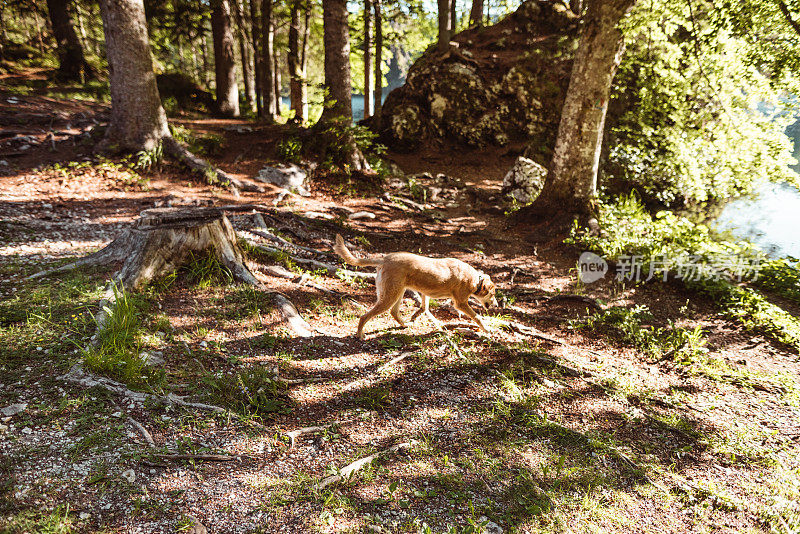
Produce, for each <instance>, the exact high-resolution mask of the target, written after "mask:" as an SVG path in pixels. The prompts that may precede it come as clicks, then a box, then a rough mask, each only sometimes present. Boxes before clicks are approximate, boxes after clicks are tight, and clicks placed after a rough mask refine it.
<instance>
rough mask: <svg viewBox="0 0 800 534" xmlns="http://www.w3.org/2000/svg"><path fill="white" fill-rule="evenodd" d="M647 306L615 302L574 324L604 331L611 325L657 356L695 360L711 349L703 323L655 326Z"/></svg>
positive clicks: (619, 335)
mask: <svg viewBox="0 0 800 534" xmlns="http://www.w3.org/2000/svg"><path fill="white" fill-rule="evenodd" d="M652 321H653V315H652V314H651V313H650V310H649V309H648V308H647V306H635V307H633V308H626V307H622V306H612V307H610V308H607V309H605V310H603V311H601V312H599V313H596V314H594V315H590V316H589V317H588V318H586V320H585V321H584V322H580V321H572V322H571V325H572V326H573V328H586V329H589V330H592V331H601V330H602V329H603V328H608V329H609V330H611V331H612V332H614V333H615V334H616V335H617V336H618V337H620V338H621V339H622V340H623V341H624V342H626V343H630V344H631V345H633V346H635V347H636V348H638V349H640V350H642V351H643V352H645V353H647V354H649V355H650V356H654V357H661V356H671V357H672V358H673V359H674V360H675V361H678V362H681V363H686V364H691V363H694V362H698V361H702V360H703V359H704V357H705V355H706V354H707V353H708V349H707V348H706V347H705V344H706V339H705V337H704V336H703V330H702V328H700V327H699V326H698V327H696V328H693V329H687V328H682V327H678V326H675V324H674V323H672V322H670V324H669V325H668V326H667V327H655V326H652V325H647V324H645V323H648V322H652Z"/></svg>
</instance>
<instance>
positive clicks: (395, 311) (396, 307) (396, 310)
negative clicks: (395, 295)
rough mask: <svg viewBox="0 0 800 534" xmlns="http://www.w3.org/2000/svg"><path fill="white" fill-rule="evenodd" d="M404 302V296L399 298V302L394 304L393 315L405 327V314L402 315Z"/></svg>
mask: <svg viewBox="0 0 800 534" xmlns="http://www.w3.org/2000/svg"><path fill="white" fill-rule="evenodd" d="M402 303H403V297H402V296H401V297H400V298H399V299H397V302H395V303H394V306H392V311H391V313H392V317H394V320H395V321H397V322H398V323H399V324H400V327H401V328H405V326H406V323H405V321H403V316H402V315H400V305H401V304H402Z"/></svg>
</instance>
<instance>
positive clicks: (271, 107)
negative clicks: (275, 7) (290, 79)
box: [261, 0, 277, 121]
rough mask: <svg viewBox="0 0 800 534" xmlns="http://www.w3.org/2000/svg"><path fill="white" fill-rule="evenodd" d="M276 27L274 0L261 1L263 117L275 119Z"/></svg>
mask: <svg viewBox="0 0 800 534" xmlns="http://www.w3.org/2000/svg"><path fill="white" fill-rule="evenodd" d="M274 70H275V28H274V25H273V22H272V0H262V1H261V97H262V98H263V100H264V104H263V106H264V107H263V110H262V113H263V117H264V118H266V119H267V120H268V121H274V120H275V113H276V111H277V110H276V108H275V78H274Z"/></svg>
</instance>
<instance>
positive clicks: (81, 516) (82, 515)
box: [78, 512, 92, 521]
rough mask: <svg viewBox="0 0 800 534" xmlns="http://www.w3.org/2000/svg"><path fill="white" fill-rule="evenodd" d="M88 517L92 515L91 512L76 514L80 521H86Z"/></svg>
mask: <svg viewBox="0 0 800 534" xmlns="http://www.w3.org/2000/svg"><path fill="white" fill-rule="evenodd" d="M90 517H92V514H90V513H89V512H81V513H80V514H78V519H80V520H81V521H86V520H87V519H89V518H90Z"/></svg>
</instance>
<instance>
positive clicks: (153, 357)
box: [139, 351, 166, 367]
mask: <svg viewBox="0 0 800 534" xmlns="http://www.w3.org/2000/svg"><path fill="white" fill-rule="evenodd" d="M139 358H141V360H142V362H144V364H145V365H148V366H150V367H159V366H162V365H164V364H165V363H166V360H165V359H164V353H163V352H160V351H153V352H141V353H139Z"/></svg>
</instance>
